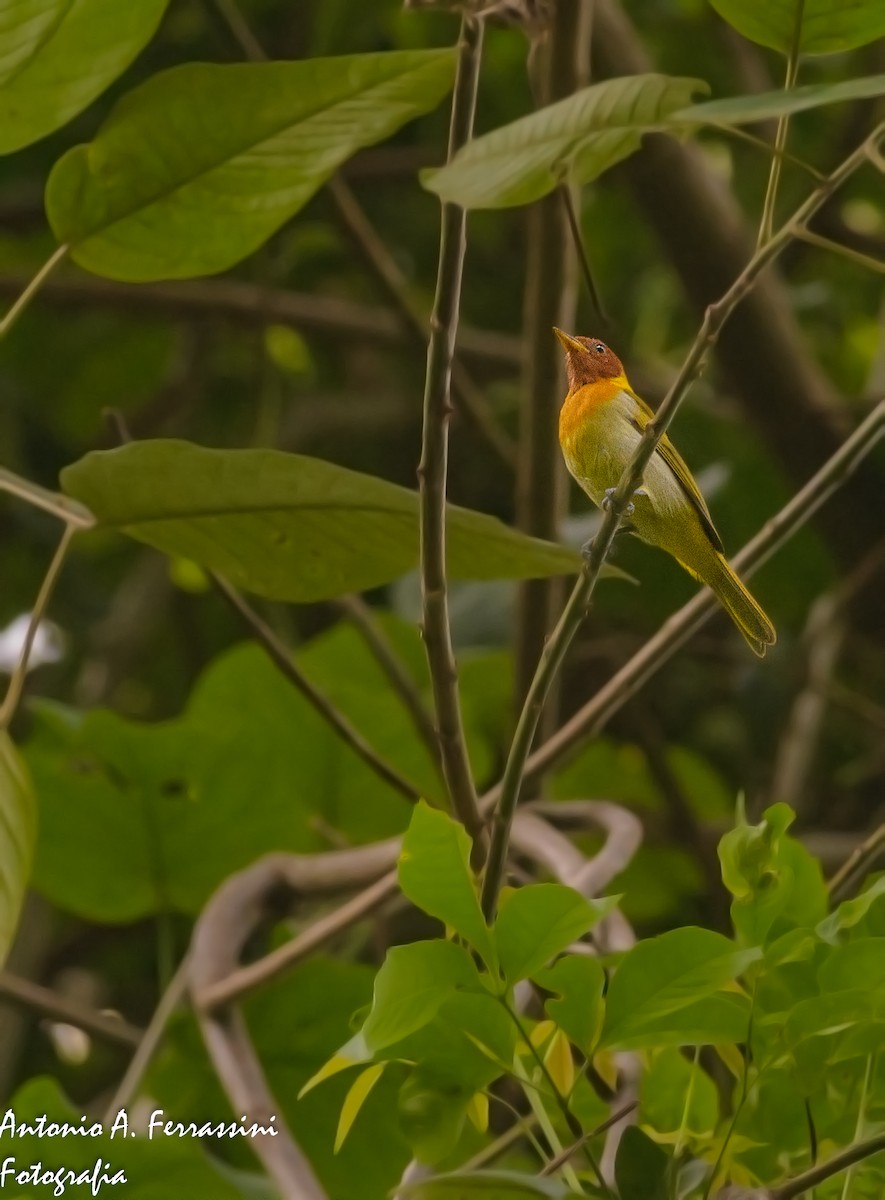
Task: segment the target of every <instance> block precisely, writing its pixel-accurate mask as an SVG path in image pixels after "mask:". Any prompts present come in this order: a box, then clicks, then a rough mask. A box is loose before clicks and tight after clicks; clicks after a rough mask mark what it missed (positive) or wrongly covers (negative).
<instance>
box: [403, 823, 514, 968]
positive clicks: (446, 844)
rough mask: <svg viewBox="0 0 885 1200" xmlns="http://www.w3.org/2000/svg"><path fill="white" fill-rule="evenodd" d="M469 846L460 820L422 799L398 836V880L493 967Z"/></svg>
mask: <svg viewBox="0 0 885 1200" xmlns="http://www.w3.org/2000/svg"><path fill="white" fill-rule="evenodd" d="M470 850H471V842H470V838H469V837H468V836H467V834H466V833H465V831H464V827H463V825H461V824H459V823H458V822H457V821H453V820H452V818H451V817H449V816H446V814H445V813H442V812H439V811H438V810H436V809H432V808H431V807H430V806H429V805H428V804H425V802H424V801H423V800H422V801H420V802H419V803H418V804H417V805H416V806H415V810H414V812H413V813H412V820H411V822H410V823H409V828H408V829H407V830H406V835H405V837H404V838H403V848H402V851H401V853H400V857H399V866H398V871H399V882H400V887H401V888H402V890H403V892H405V894H406V895H407V896H408V898H409V899H410V900H411V901H412V903H413V904H416V905H417V906H418V908H420V909H423V911H424V912H426V913H428V914H429V915H430V916H431V917H436V918H437V919H438V920H440V921H443V922H445V924H446V925H449V926H451V928H452V929H454V930H456V931H457V932H458V933H459V934H460V936H461V937H462V938H464V940H465V941H466V942H468V943H469V944H470V945H471V946H472V947H473V948H474V950H476V951H477V952H478V953H479V954H480V956H481V957H482V959H483V961H484V962H485V963H486V965H487V966H488V967H489V968H490V969H493V968H494V966H495V965H496V963H497V958H496V955H495V945H494V941H493V939H492V931H491V930H490V929H489V927H488V925H487V924H486V921H485V917H484V916H483V915H482V909H481V908H480V905H479V896H478V894H477V888H476V881H475V879H474V877H473V871H472V870H471V869H470Z"/></svg>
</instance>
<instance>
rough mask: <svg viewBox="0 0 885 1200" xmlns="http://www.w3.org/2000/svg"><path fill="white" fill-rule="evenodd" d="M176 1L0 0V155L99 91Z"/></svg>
mask: <svg viewBox="0 0 885 1200" xmlns="http://www.w3.org/2000/svg"><path fill="white" fill-rule="evenodd" d="M168 3H169V0H123V2H122V3H121V0H0V154H11V153H12V152H13V151H14V150H20V149H21V147H22V146H28V145H30V144H31V142H36V141H37V140H38V139H39V138H42V137H45V136H46V134H48V133H52V131H53V130H54V129H58V128H59V126H61V125H64V124H65V122H67V121H69V120H70V119H71V117H74V116H76V115H77V113H78V112H80V111H81V110H82V109H84V108H85V107H86V106H87V105H88V104H91V102H92V101H93V100H94V99H95V97H96V96H98V95H100V94H101V93H102V92H103V91H104V89H105V88H106V87H107V86H108V84H109V83H111V82H112V81H113V80H114V79H116V78H117V76H118V75H120V74H121V73H122V72H123V71H125V70H126V68H127V67H128V66H129V64H130V63H131V62H132V60H133V59H134V58H135V56H136V54H138V52H139V50H141V48H142V47H143V46H144V45H146V43H147V42H148V41H149V40H150V38H151V37H152V36H153V34H154V31H155V30H156V28H157V26H158V25H159V23H160V18H161V17H162V15H163V13H164V12H165V10H166V7H167V5H168Z"/></svg>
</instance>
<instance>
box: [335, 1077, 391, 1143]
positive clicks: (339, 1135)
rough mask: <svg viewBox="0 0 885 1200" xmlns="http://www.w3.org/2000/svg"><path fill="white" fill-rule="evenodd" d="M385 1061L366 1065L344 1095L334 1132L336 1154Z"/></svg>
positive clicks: (376, 1080) (377, 1078)
mask: <svg viewBox="0 0 885 1200" xmlns="http://www.w3.org/2000/svg"><path fill="white" fill-rule="evenodd" d="M386 1066H387V1063H383V1062H380V1063H373V1064H372V1066H371V1067H366V1069H365V1071H360V1073H359V1075H357V1077H356V1079H355V1080H354V1081H353V1083H352V1084H351V1085H350V1087H349V1088H348V1091H347V1095H346V1096H345V1097H344V1103H343V1104H342V1106H341V1117H340V1118H339V1121H338V1129H337V1131H336V1133H335V1153H336V1154H337V1153H338V1151H339V1150H340V1149H341V1147H342V1146H343V1145H344V1139H345V1138H346V1137H347V1135H348V1134H349V1133H350V1129H351V1126H352V1125H353V1123H354V1121H355V1120H356V1118H357V1115H358V1114H359V1111H360V1109H361V1108H362V1107H363V1105H364V1104H365V1102H366V1098H367V1097H368V1095H369V1092H371V1090H372V1088H373V1087H374V1086H375V1084H376V1083H377V1082H378V1080H379V1079H380V1078H381V1076H382V1074H383V1072H384V1068H385V1067H386Z"/></svg>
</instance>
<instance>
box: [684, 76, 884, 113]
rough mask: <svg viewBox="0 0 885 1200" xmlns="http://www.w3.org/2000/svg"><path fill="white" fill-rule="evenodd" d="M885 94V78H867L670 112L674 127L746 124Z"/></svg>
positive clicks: (710, 102)
mask: <svg viewBox="0 0 885 1200" xmlns="http://www.w3.org/2000/svg"><path fill="white" fill-rule="evenodd" d="M883 94H885V75H868V76H865V77H864V78H861V79H845V80H842V81H841V82H839V83H810V84H807V85H806V86H804V87H797V88H792V89H791V90H790V91H788V92H785V91H783V90H781V91H778V92H757V93H755V94H753V95H748V96H733V97H730V98H729V99H727V100H708V101H706V103H704V104H693V105H692V106H691V108H683V109H680V110H679V112H675V113H671V115H670V122H671V123H672V124H674V125H678V124H681V123H682V122H685V123H686V124H690V125H693V124H695V123H698V124H712V125H746V124H749V123H750V122H753V121H767V120H770V119H771V118H773V117H785V116H789V115H790V114H792V113H797V112H805V111H806V110H807V109H810V108H819V107H821V106H822V105H824V104H839V103H844V102H845V101H848V100H867V99H870V98H873V97H876V96H881V95H883Z"/></svg>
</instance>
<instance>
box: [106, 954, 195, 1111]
mask: <svg viewBox="0 0 885 1200" xmlns="http://www.w3.org/2000/svg"><path fill="white" fill-rule="evenodd" d="M187 969H188V960H187V958H185V959H183V960H182V961H181V963H179V965H178V969H177V970H176V972H175V974H174V975H173V976H172V979H171V980H170V981H169V984H168V985H167V987H166V990H165V991H164V992H163V995H162V996H161V997H160V1003H159V1004H158V1005H157V1007H156V1009H155V1010H154V1015H153V1016H152V1017H151V1019H150V1022H149V1024H148V1027H147V1029H145V1031H144V1033H143V1034H142V1036H141V1040H140V1041H139V1043H138V1048H137V1049H136V1051H135V1054H134V1055H133V1056H132V1060H131V1062H130V1063H129V1066H128V1067H127V1069H126V1073H125V1074H124V1076H123V1078H122V1079H121V1080H120V1083H119V1085H118V1087H117V1090H116V1091H115V1092H114V1094H113V1096H112V1097H111V1099H110V1101H109V1102H108V1105H107V1108H106V1109H105V1113H104V1124H105V1125H109V1124H110V1123H111V1122H112V1121H113V1119H114V1117H116V1115H117V1113H118V1112H119V1111H120V1109H121V1108H126V1107H127V1105H128V1104H129V1102H130V1101H131V1100H132V1097H133V1096H134V1095H135V1094H136V1092H137V1091H138V1088H139V1087H140V1085H141V1081H142V1079H143V1078H144V1075H145V1072H146V1071H147V1069H148V1067H149V1066H150V1064H151V1061H152V1059H153V1057H154V1055H155V1054H156V1052H157V1050H158V1048H159V1045H160V1043H161V1042H162V1040H163V1037H164V1035H165V1033H166V1028H167V1026H168V1025H169V1022H170V1021H171V1020H172V1017H173V1016H174V1015H175V1012H176V1009H177V1008H178V1006H179V1005H180V1004H181V1001H182V999H183V998H184V994H185V990H186V988H187Z"/></svg>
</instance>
